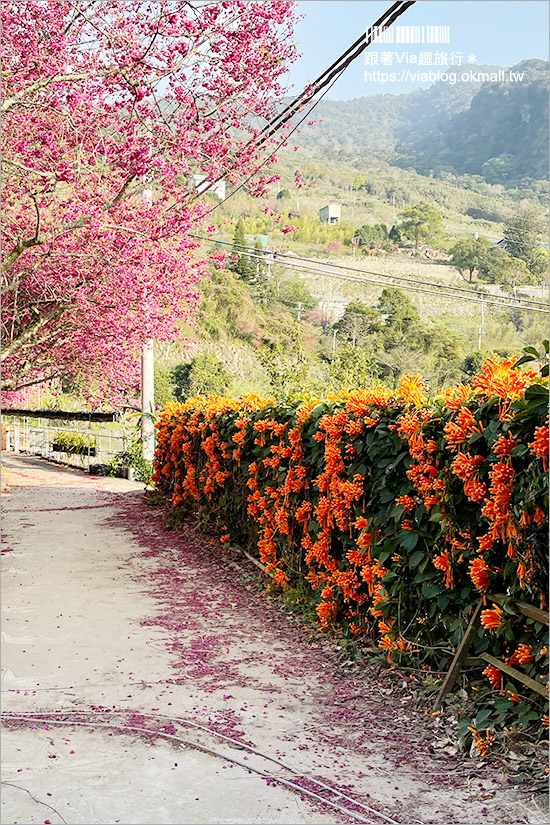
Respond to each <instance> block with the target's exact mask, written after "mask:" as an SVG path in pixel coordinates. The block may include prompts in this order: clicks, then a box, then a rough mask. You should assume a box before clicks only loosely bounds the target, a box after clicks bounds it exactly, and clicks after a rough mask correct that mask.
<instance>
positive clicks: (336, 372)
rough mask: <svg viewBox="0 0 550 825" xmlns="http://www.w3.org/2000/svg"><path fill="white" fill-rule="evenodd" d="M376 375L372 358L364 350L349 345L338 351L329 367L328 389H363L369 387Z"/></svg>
mask: <svg viewBox="0 0 550 825" xmlns="http://www.w3.org/2000/svg"><path fill="white" fill-rule="evenodd" d="M376 375H377V372H376V368H375V366H374V363H373V360H372V358H371V356H370V355H369V354H368V353H367V352H366V351H365V350H364V349H360V348H359V347H353V346H349V345H348V346H346V347H344V348H343V349H341V350H339V351H338V353H337V354H336V355H335V357H334V358H333V359H332V361H331V362H330V364H329V366H328V374H327V389H328V390H329V391H330V392H338V391H339V390H342V389H348V390H357V389H361V388H362V387H367V386H369V385H370V384H371V383H372V381H373V378H376Z"/></svg>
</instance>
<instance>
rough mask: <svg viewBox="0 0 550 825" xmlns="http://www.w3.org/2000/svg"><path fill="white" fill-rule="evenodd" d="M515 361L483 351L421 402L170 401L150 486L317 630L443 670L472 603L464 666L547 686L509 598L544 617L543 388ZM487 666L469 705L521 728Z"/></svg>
mask: <svg viewBox="0 0 550 825" xmlns="http://www.w3.org/2000/svg"><path fill="white" fill-rule="evenodd" d="M514 364H515V362H514V359H508V360H504V361H501V360H500V359H499V358H498V357H497V356H495V357H493V358H491V359H489V360H488V361H487V363H486V364H485V365H484V366H483V367H482V369H481V371H480V373H479V374H478V375H477V376H476V377H475V378H474V379H473V381H472V385H460V386H459V387H458V388H457V389H456V390H450V389H449V390H444V391H443V390H442V391H440V393H439V394H437V395H436V396H435V397H434V398H429V397H428V396H427V393H426V388H425V386H424V384H423V382H422V380H421V378H420V376H418V375H417V376H414V377H411V376H410V375H407V376H405V378H404V379H403V381H402V382H401V385H400V387H399V389H398V390H397V392H396V393H395V394H394V395H392V394H391V392H390V391H389V390H388V389H386V388H383V387H380V388H379V389H376V390H361V391H356V392H350V393H341V394H340V395H338V396H333V397H332V398H329V399H328V400H325V401H322V402H319V403H314V402H309V403H301V404H300V403H295V404H287V405H285V406H282V405H280V406H277V405H276V404H275V402H273V400H262V399H260V398H258V397H256V396H248V397H243V398H241V399H236V400H229V399H219V398H210V399H205V398H197V399H190V400H189V401H187V402H186V403H185V404H182V405H177V404H173V405H170V406H169V407H168V408H167V409H166V410H165V412H164V413H163V416H162V418H161V420H160V422H159V424H158V425H157V426H158V448H157V454H156V459H155V466H154V474H153V480H154V482H155V484H156V485H157V487H158V488H159V490H160V491H162V492H163V493H164V494H165V495H166V496H168V497H169V498H170V499H171V502H172V505H173V506H174V507H175V508H177V509H178V510H180V511H182V512H185V511H198V512H199V513H200V514H201V515H202V516H203V517H204V518H206V519H207V520H210V521H211V522H213V523H214V524H216V525H217V526H218V528H219V530H220V533H221V539H220V540H221V541H222V542H227V541H235V542H238V543H240V544H241V545H243V546H245V547H246V548H247V549H248V550H249V552H252V553H255V554H256V555H257V556H258V557H259V559H260V560H261V561H262V562H263V564H264V565H266V568H267V570H268V571H271V573H272V574H273V580H274V583H275V585H276V586H278V587H280V588H285V587H286V586H287V585H289V584H290V585H292V586H293V587H295V586H297V584H299V585H300V587H302V586H303V585H305V586H307V588H308V591H309V600H310V603H311V604H313V605H314V606H315V611H316V614H317V617H318V621H319V623H320V624H321V625H322V627H323V628H325V629H326V630H327V631H328V632H331V631H336V630H337V631H338V632H339V633H343V634H344V635H347V636H357V637H361V636H365V637H367V638H368V639H369V640H371V641H372V640H376V641H377V643H378V645H379V647H380V648H381V649H383V650H385V651H387V656H388V658H389V659H393V660H394V661H396V662H398V663H403V662H404V661H405V660H408V661H409V663H411V662H412V663H416V666H417V667H421V666H426V667H430V666H431V667H435V668H436V669H438V670H442V669H444V668H445V667H447V666H448V664H449V661H450V657H451V656H452V654H453V653H454V649H455V648H456V646H457V645H458V643H459V641H460V639H461V638H462V636H463V634H464V630H465V628H466V626H467V624H468V622H469V618H470V615H471V613H472V611H473V610H474V609H475V607H476V605H477V603H478V602H479V599H480V598H483V599H484V601H485V610H484V611H483V612H482V624H483V625H484V626H485V627H486V628H487V630H486V632H485V633H482V634H478V635H477V636H476V637H475V640H474V643H473V653H474V655H475V654H479V653H481V652H483V651H485V650H488V649H490V651H491V653H492V654H493V655H494V656H496V657H498V658H499V659H505V660H506V661H508V662H511V663H513V664H514V665H515V666H516V667H519V668H520V669H521V670H523V672H525V673H526V674H528V675H530V676H531V677H532V678H533V679H536V680H537V681H540V680H542V681H544V682H546V680H547V664H548V656H547V650H546V628H544V626H543V625H541V624H540V623H537V622H534V621H533V620H531V619H526V618H525V617H524V616H523V615H521V614H520V613H519V612H518V611H517V610H516V609H515V608H514V600H515V599H519V600H521V601H524V602H525V601H528V602H529V603H531V604H534V605H536V606H537V607H542V608H544V607H546V605H547V601H546V599H547V596H546V591H547V569H548V561H547V535H546V529H545V525H546V523H547V515H546V513H547V505H548V488H547V478H546V469H547V455H548V421H547V389H546V387H545V384H547V382H546V379H544V378H542V377H541V374H540V373H538V372H536V371H533V370H530V371H527V372H520V371H519V370H518V369H515V368H514ZM491 593H494V594H504V596H505V598H504V603H503V604H502V603H501V602H499V603H497V602H496V601H495V602H492V601H491V596H490V594H491ZM494 670H495V669H494V668H493V670H490V669H487V668H486V669H485V674H486V675H487V677H488V679H489V682H488V683H487V682H485V680H481V684H485V685H487V689H486V690H485V691H483V690H482V691H480V692H479V694H478V695H483V696H484V701H485V702H486V704H487V706H488V708H489V714H488V715H491V714H492V717H493V720H494V721H495V723H499V724H500V723H501V722H503V721H504V720H509V719H510V717H512V718H513V719H514V724H516V725H518V726H519V727H521V726H522V725H524V726H527V725H529V724H531V723H532V722H533V721H534V717H533V714H535V717H536V720H537V723H538V722H539V720H540V712H541V708H539V709H538V710H533V709H532V707H530V706H529V704H528V703H527V702H526V701H525V700H524V698H523V697H522V695H519V694H518V692H517V691H518V690H520V689H519V688H517V686H514V685H513V684H511V683H509V682H506V681H505V676H504V674H503V673H501V672H497V673H495V672H494ZM478 677H479V678H481V674H478ZM497 677H498V678H497ZM479 684H480V682H479V681H478V688H477V689H478V690H479ZM512 694H513V697H512ZM533 696H534V698H533V702H534V705H535V706H536V704H537V703H539V704H542V700H541V698H540V697H538V696H535V695H533ZM484 718H485V717H484Z"/></svg>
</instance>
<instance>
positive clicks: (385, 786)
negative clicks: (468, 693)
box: [2, 454, 546, 825]
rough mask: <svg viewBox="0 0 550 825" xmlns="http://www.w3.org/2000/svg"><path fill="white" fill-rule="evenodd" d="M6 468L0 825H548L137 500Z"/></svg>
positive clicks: (39, 468) (53, 471)
mask: <svg viewBox="0 0 550 825" xmlns="http://www.w3.org/2000/svg"><path fill="white" fill-rule="evenodd" d="M2 465H3V467H4V468H6V469H7V480H8V491H7V493H6V494H5V495H4V496H3V527H4V530H3V548H2V562H3V564H2V577H3V585H2V588H3V600H2V611H3V620H2V644H3V656H2V703H3V713H4V729H3V762H4V767H3V779H2V782H3V785H2V822H3V823H4V825H10V824H11V823H35V822H36V823H44V822H48V821H49V822H51V823H59V822H65V823H125V824H126V825H133V824H134V823H136V825H137V823H166V825H168V823H207V824H209V823H212V825H215V824H216V823H337V822H371V823H375V825H378V824H379V823H380V825H381V824H382V823H388V822H389V823H477V822H487V823H491V824H492V825H496V824H497V823H503V825H504V823H538V822H544V821H546V818H545V815H544V811H541V809H540V804H541V803H540V802H539V801H537V799H536V798H534V797H531V796H530V795H529V794H528V793H525V792H522V793H520V792H519V791H516V790H513V789H512V788H510V786H509V785H508V783H507V779H506V777H505V776H504V775H503V774H501V773H499V772H497V771H495V770H494V769H491V768H490V767H489V766H483V765H482V766H477V767H476V764H475V763H474V762H472V761H471V760H469V759H467V758H466V757H464V756H461V755H460V754H456V753H452V755H447V754H445V753H444V752H441V751H437V748H436V749H434V747H433V744H434V742H435V741H436V740H437V739H438V738H439V739H441V736H442V733H441V732H439V733H438V732H437V731H434V729H433V728H432V727H429V726H428V725H427V724H426V722H425V717H424V716H423V715H422V714H419V712H418V711H417V709H416V707H415V703H414V699H413V697H412V696H410V695H409V694H408V693H407V692H406V691H403V690H399V689H398V687H399V686H396V685H395V683H388V681H387V680H384V679H382V680H381V678H380V677H379V676H378V675H377V673H376V671H375V670H374V669H368V668H366V669H363V670H361V671H358V670H356V669H355V668H354V667H350V666H346V665H344V664H342V662H341V660H340V659H338V658H337V656H336V653H335V649H334V646H333V645H331V643H330V642H328V641H322V642H319V641H318V640H315V639H311V638H310V636H309V634H308V632H307V630H305V629H304V628H302V627H300V625H299V623H297V622H296V621H295V620H294V618H293V617H291V616H289V615H288V614H287V612H286V611H285V610H284V609H283V608H282V606H281V605H279V604H277V603H275V602H272V601H270V600H268V599H266V598H265V597H264V596H263V595H262V594H261V591H259V590H258V587H257V584H256V583H255V581H254V574H255V573H257V571H256V570H255V568H250V569H249V568H248V567H247V566H243V565H242V563H236V562H234V561H232V560H231V559H229V558H227V557H226V556H224V555H223V554H221V553H220V551H219V550H218V549H217V548H216V547H215V546H212V545H211V544H210V543H209V542H208V541H207V540H205V539H199V538H198V537H197V536H194V537H192V536H190V535H188V534H186V533H185V532H184V531H183V532H168V531H166V530H165V529H164V513H163V512H162V511H161V510H159V509H155V508H152V507H151V506H150V505H149V504H148V503H147V500H146V498H145V496H144V493H143V485H140V484H137V483H134V482H128V481H123V480H119V479H103V478H94V477H90V476H86V475H85V474H83V473H82V472H80V471H78V470H73V469H64V468H61V467H57V466H54V465H50V464H47V463H46V462H43V461H41V460H39V459H34V458H31V457H25V456H13V455H9V456H8V455H6V454H4V455H3V457H2ZM247 565H248V563H247ZM289 783H290V784H289ZM292 786H299V787H300V788H302V790H301V791H298V790H296V787H292ZM321 800H324V801H321Z"/></svg>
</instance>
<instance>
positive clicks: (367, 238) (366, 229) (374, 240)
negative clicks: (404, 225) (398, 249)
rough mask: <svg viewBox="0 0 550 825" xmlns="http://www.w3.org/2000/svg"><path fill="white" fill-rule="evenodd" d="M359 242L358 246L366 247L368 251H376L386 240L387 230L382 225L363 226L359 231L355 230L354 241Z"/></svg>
mask: <svg viewBox="0 0 550 825" xmlns="http://www.w3.org/2000/svg"><path fill="white" fill-rule="evenodd" d="M355 239H356V240H357V241H358V242H359V246H368V247H369V248H370V249H376V248H377V247H380V246H382V245H383V244H384V242H385V241H387V239H388V229H387V226H386V225H385V224H383V223H375V224H373V225H372V226H369V224H364V225H363V226H362V227H361V228H360V229H357V230H356V232H355V235H354V240H355Z"/></svg>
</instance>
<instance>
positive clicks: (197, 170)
mask: <svg viewBox="0 0 550 825" xmlns="http://www.w3.org/2000/svg"><path fill="white" fill-rule="evenodd" d="M293 5H294V4H293V3H291V2H282V0H281V1H279V0H274V1H273V2H269V3H265V2H258V1H256V2H246V3H244V2H239V1H237V0H235V1H234V2H233V1H232V2H223V3H215V4H214V3H213V4H208V5H206V4H203V3H197V4H196V5H195V4H193V3H189V2H186V0H158V2H155V3H152V4H144V3H141V2H137V0H132V2H127V3H113V2H112V0H96V2H94V3H89V2H86V1H85V0H70V1H69V0H58V1H57V2H55V3H54V2H48V3H42V2H34V1H33V0H23V2H16V0H3V2H2V4H1V12H2V35H3V43H2V107H1V111H2V118H3V120H2V154H3V173H4V178H5V184H4V188H3V193H2V210H3V212H2V214H3V221H2V238H1V240H2V292H3V317H2V368H3V374H4V380H5V389H6V395H5V402H6V404H8V405H9V404H10V402H11V403H13V401H14V399H15V396H14V393H16V392H17V391H19V390H21V389H23V388H25V387H26V386H28V385H32V384H37V383H40V382H43V381H47V380H50V379H52V380H54V382H57V384H55V385H54V386H53V389H54V391H57V392H59V391H60V389H61V386H62V382H63V383H65V384H69V385H70V384H73V383H74V384H76V385H77V386H78V387H79V388H80V389H81V391H82V392H83V393H84V394H85V395H86V396H87V397H88V398H89V399H90V400H92V402H94V401H95V402H97V403H99V401H100V400H101V401H105V400H108V401H110V402H111V403H112V404H117V403H121V402H122V401H123V400H124V399H125V398H127V397H128V396H131V395H132V394H133V393H135V391H136V389H137V385H138V379H139V352H140V349H141V346H142V344H143V342H144V340H145V339H147V338H154V339H156V340H158V341H166V340H171V339H175V338H176V337H178V336H179V334H180V329H181V327H182V325H183V324H185V323H193V319H194V316H195V314H196V311H197V306H198V301H199V283H200V280H201V278H202V277H204V275H205V273H206V272H207V271H208V264H209V258H208V255H207V253H202V252H201V249H200V241H198V240H197V239H195V238H193V237H191V233H196V232H197V229H199V228H200V224H201V222H202V221H203V219H204V218H205V217H206V213H207V212H208V211H209V209H211V208H212V202H211V201H209V200H208V199H207V198H205V197H204V196H201V195H200V194H198V193H197V191H196V189H195V188H194V186H193V185H192V175H193V174H200V175H206V176H207V181H208V182H214V181H216V180H219V179H221V178H225V180H226V182H227V183H228V184H232V185H238V184H239V183H241V182H244V181H246V180H248V178H249V176H250V175H251V174H253V173H255V172H256V171H257V170H258V169H259V167H260V164H261V163H262V161H263V159H264V158H265V157H266V156H267V155H269V153H270V151H272V150H271V149H270V148H269V144H264V148H263V150H262V152H263V154H262V152H260V151H259V150H258V149H257V148H255V144H254V142H253V140H252V139H253V138H254V136H255V135H258V122H260V123H265V121H266V120H268V119H270V118H271V117H272V116H273V115H274V114H275V112H276V103H277V98H279V97H281V96H282V95H283V94H284V93H285V89H284V87H283V86H282V79H283V76H284V75H285V73H286V72H287V70H288V66H289V64H290V63H291V62H292V60H293V59H294V58H295V47H294V45H293V43H292V25H293V19H294V11H293ZM245 113H246V114H245ZM252 120H253V121H254V123H255V126H254V127H252V124H251V121H252ZM275 139H276V138H273V140H275ZM271 162H273V158H272V159H271ZM262 175H263V176H260V178H259V179H258V180H255V181H251V182H250V183H248V184H247V185H248V186H249V187H250V189H251V191H253V192H254V194H257V195H259V194H261V193H262V191H264V190H265V187H266V186H267V185H268V184H269V182H272V181H273V180H276V176H273V175H269V174H268V175H266V174H265V167H264V168H263V169H262ZM215 217H216V213H215V212H214V213H213V214H212V216H210V217H209V220H208V224H210V225H209V226H208V231H212V227H213V224H212V219H213V218H214V219H215Z"/></svg>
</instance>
